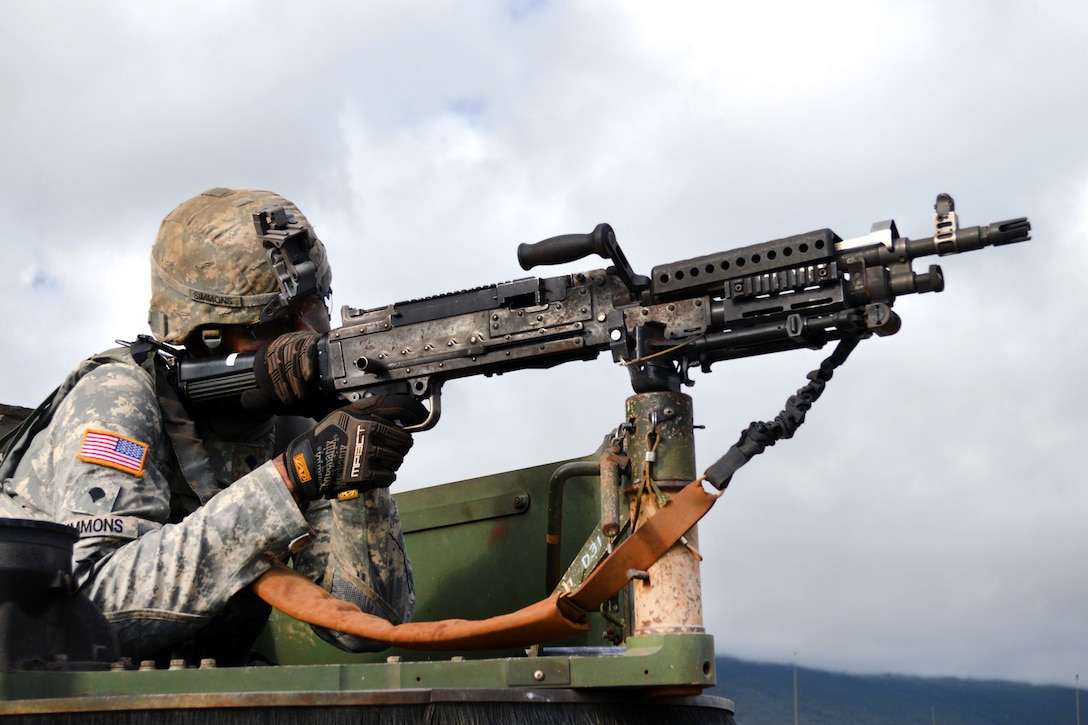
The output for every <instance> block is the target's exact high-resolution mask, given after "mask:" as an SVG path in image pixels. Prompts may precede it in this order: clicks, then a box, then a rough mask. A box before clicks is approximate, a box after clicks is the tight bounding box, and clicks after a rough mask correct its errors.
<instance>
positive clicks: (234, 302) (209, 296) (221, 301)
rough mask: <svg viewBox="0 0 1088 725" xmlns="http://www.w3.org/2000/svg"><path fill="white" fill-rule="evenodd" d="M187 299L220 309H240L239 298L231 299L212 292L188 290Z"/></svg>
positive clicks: (240, 302) (240, 300) (228, 296)
mask: <svg viewBox="0 0 1088 725" xmlns="http://www.w3.org/2000/svg"><path fill="white" fill-rule="evenodd" d="M189 297H191V298H192V299H193V300H195V301H196V302H203V303H204V304H206V305H219V306H220V307H241V306H242V298H241V297H231V296H230V295H217V294H215V293H214V292H204V291H203V290H198V289H190V290H189Z"/></svg>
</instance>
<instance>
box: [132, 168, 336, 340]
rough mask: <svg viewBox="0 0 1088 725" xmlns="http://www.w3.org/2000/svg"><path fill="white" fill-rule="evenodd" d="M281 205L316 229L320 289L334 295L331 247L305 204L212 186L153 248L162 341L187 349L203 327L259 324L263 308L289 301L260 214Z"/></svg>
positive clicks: (181, 211)
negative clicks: (328, 251) (304, 208)
mask: <svg viewBox="0 0 1088 725" xmlns="http://www.w3.org/2000/svg"><path fill="white" fill-rule="evenodd" d="M273 206H279V207H282V208H283V209H284V211H286V212H287V214H288V215H289V218H290V217H291V216H293V217H294V220H295V221H297V222H299V223H300V224H301V225H302V226H303V227H305V228H306V229H307V230H308V234H309V237H310V238H311V239H312V240H313V246H312V247H310V248H309V250H308V252H307V255H308V257H309V261H311V262H313V265H314V268H315V270H316V291H317V293H318V294H319V295H321V296H326V295H328V294H329V291H330V284H331V282H332V271H331V269H330V268H329V264H328V259H327V257H326V255H325V247H324V245H322V244H321V241H320V240H319V239H318V238H317V236H316V235H315V234H313V228H312V227H311V226H310V223H309V222H308V221H307V220H306V217H305V216H304V215H303V214H302V212H301V211H299V209H298V207H296V206H295V205H294V204H292V203H291V202H290V201H288V200H286V199H284V198H283V197H281V196H279V195H278V194H274V193H272V192H269V191H256V190H253V189H225V188H215V189H209V190H207V191H205V192H203V193H202V194H200V195H199V196H196V197H193V198H192V199H190V200H188V201H186V202H184V203H183V204H181V205H180V206H178V208H176V209H174V210H173V211H172V212H170V213H169V214H168V215H167V216H166V218H165V219H164V220H163V222H162V226H161V227H160V228H159V235H158V237H157V238H156V239H155V244H154V246H153V247H152V249H151V307H150V312H149V315H148V322H149V323H150V325H151V331H152V332H153V333H155V337H157V338H158V339H160V340H162V341H163V342H167V343H171V344H180V343H183V342H184V341H185V339H186V338H187V337H188V336H189V334H190V333H192V332H193V331H194V330H197V329H199V328H201V327H205V326H222V325H253V324H257V323H258V322H260V321H261V313H262V311H263V310H265V309H266V308H267V307H269V304H270V303H273V302H274V301H275V300H276V298H278V297H280V298H282V296H283V294H284V286H283V283H281V281H280V278H279V277H278V276H277V273H276V271H275V270H274V268H273V262H272V261H271V258H270V255H269V247H270V246H271V245H267V244H266V243H265V242H264V241H263V240H262V239H261V238H260V237H259V236H258V233H257V230H256V227H255V226H254V216H253V215H254V213H255V212H257V211H258V210H262V209H265V208H267V207H273Z"/></svg>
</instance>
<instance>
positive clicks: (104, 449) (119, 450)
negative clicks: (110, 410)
mask: <svg viewBox="0 0 1088 725" xmlns="http://www.w3.org/2000/svg"><path fill="white" fill-rule="evenodd" d="M76 458H78V459H79V460H81V461H86V462H87V463H97V464H98V465H100V466H107V467H109V468H116V469H117V470H119V471H124V472H125V473H131V474H132V475H133V476H139V475H141V474H142V473H143V472H144V461H145V460H146V459H147V444H146V443H141V442H140V441H134V440H132V439H131V438H125V437H124V436H119V435H117V434H115V433H106V432H105V431H100V430H88V431H86V432H85V433H84V434H83V442H82V443H80V444H79V453H77V454H76Z"/></svg>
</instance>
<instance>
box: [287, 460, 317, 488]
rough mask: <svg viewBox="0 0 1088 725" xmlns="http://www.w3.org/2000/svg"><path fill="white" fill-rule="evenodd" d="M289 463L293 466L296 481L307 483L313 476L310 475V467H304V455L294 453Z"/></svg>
mask: <svg viewBox="0 0 1088 725" xmlns="http://www.w3.org/2000/svg"><path fill="white" fill-rule="evenodd" d="M291 463H293V464H294V465H295V473H297V474H298V480H299V481H301V482H302V483H309V482H310V479H312V478H313V476H312V475H310V467H309V466H307V465H306V454H305V453H296V454H295V455H294V457H293V458H292V459H291Z"/></svg>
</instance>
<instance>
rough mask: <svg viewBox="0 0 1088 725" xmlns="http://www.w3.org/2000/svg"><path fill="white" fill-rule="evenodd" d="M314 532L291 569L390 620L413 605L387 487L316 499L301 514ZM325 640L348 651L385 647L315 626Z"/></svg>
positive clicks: (404, 616)
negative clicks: (350, 497)
mask: <svg viewBox="0 0 1088 725" xmlns="http://www.w3.org/2000/svg"><path fill="white" fill-rule="evenodd" d="M306 517H307V519H309V520H310V523H311V525H312V526H313V529H314V531H315V532H316V536H315V538H314V541H313V542H312V544H311V545H310V547H309V548H307V549H306V550H305V551H303V552H301V553H300V554H298V555H296V556H295V561H294V563H295V569H296V570H298V571H299V572H301V573H303V574H306V575H307V576H308V577H310V578H311V579H313V580H314V581H316V582H318V583H319V584H321V585H322V586H324V588H325V589H326V590H328V591H329V592H330V593H331V594H332V595H333V596H335V597H336V598H337V599H343V600H344V601H348V602H351V603H353V604H355V605H356V606H358V607H359V608H360V609H361V610H363V611H364V612H367V613H368V614H374V615H377V616H379V617H382V618H383V619H387V620H389V621H390V622H392V623H394V624H401V623H403V622H407V621H409V620H410V619H411V618H412V610H413V609H414V608H415V590H414V584H413V579H412V567H411V564H410V562H409V560H408V555H407V553H406V551H405V548H404V535H403V533H402V531H401V524H400V515H399V513H398V511H397V504H396V502H395V501H394V500H393V496H392V495H391V494H390V492H389V489H387V488H382V489H376V490H373V491H368V492H366V493H364V494H363V495H362V496H360V497H359V498H357V499H354V500H351V501H322V502H320V503H314V504H311V505H310V508H309V509H308V510H307V512H306ZM314 632H315V633H316V634H317V635H318V636H319V637H321V638H322V639H324V640H325V641H326V642H329V643H331V644H334V645H336V646H337V647H339V648H341V649H345V650H348V651H349V652H377V651H380V650H383V649H386V647H387V645H385V644H381V643H378V642H371V641H369V640H365V639H361V638H359V637H354V636H351V635H345V634H341V633H339V632H332V631H329V630H324V629H320V628H317V627H315V628H314Z"/></svg>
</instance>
